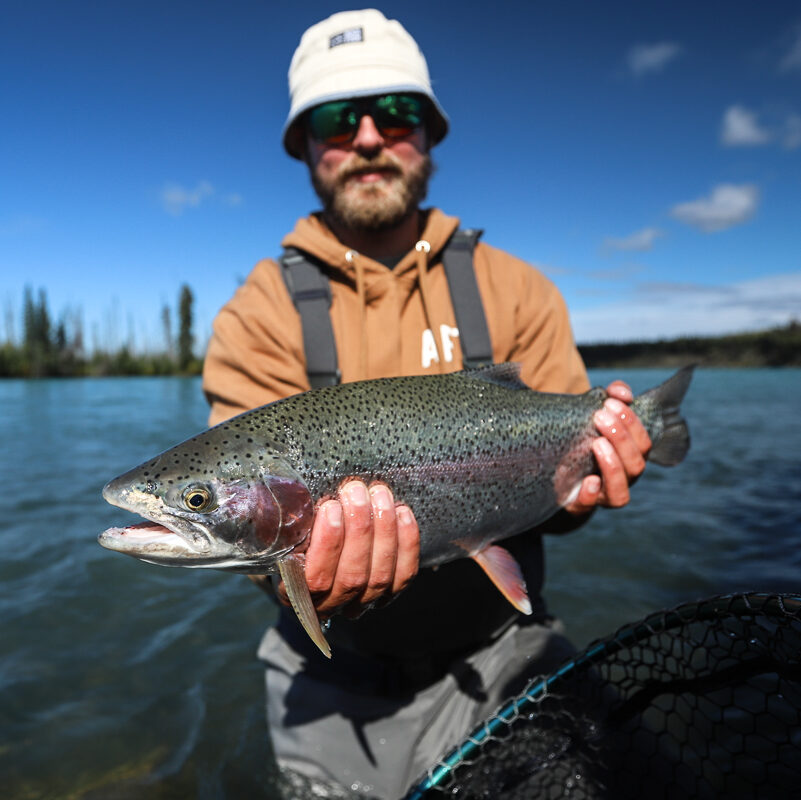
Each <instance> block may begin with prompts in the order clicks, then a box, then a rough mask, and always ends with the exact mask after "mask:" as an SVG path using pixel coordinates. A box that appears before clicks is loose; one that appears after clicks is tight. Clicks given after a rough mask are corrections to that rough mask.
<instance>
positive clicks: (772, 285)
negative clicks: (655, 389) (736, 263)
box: [571, 272, 801, 344]
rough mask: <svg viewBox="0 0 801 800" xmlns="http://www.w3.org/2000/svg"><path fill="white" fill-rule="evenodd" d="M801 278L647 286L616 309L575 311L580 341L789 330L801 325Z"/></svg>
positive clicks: (612, 305)
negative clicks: (791, 324) (800, 321)
mask: <svg viewBox="0 0 801 800" xmlns="http://www.w3.org/2000/svg"><path fill="white" fill-rule="evenodd" d="M800 308H801V272H795V273H788V274H784V275H773V276H770V277H763V278H756V279H754V280H750V281H743V282H741V283H732V284H723V285H718V286H704V285H700V284H687V283H675V284H670V283H651V284H641V285H640V286H639V287H638V288H637V289H636V290H635V291H634V293H633V294H632V295H631V296H630V297H628V298H626V299H624V300H622V301H617V302H615V303H610V304H609V305H606V306H596V307H594V308H588V309H578V310H573V312H572V313H571V320H572V324H573V331H574V333H575V336H576V341H578V342H579V343H584V344H589V343H592V342H604V341H605V342H610V341H621V342H622V341H639V340H654V339H665V338H674V337H677V336H693V335H706V336H714V335H718V334H725V333H736V332H739V331H748V330H759V329H763V328H770V327H775V326H779V325H786V324H787V323H788V322H790V321H791V320H793V319H798V316H799V309H800Z"/></svg>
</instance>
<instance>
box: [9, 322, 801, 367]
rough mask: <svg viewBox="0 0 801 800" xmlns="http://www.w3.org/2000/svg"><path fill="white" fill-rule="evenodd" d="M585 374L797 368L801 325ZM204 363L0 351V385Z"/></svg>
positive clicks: (656, 352)
mask: <svg viewBox="0 0 801 800" xmlns="http://www.w3.org/2000/svg"><path fill="white" fill-rule="evenodd" d="M578 349H579V352H580V353H581V357H582V358H583V359H584V363H585V365H586V366H587V368H588V369H604V368H613V369H626V368H629V369H631V368H643V367H671V368H675V367H682V366H685V365H686V364H697V365H698V366H701V367H801V323H798V322H791V323H790V324H789V325H786V326H784V327H782V328H770V329H768V330H764V331H756V332H752V333H739V334H731V335H727V336H709V337H702V336H683V337H680V338H678V339H660V340H658V341H651V342H603V343H599V344H580V345H578ZM202 370H203V361H202V359H198V358H191V359H189V361H188V363H186V364H185V366H184V368H183V369H180V368H179V367H178V364H177V362H176V359H175V358H174V357H173V356H171V355H169V354H166V353H161V354H159V353H156V354H148V355H138V356H137V355H132V354H131V353H130V352H128V350H127V349H126V348H122V349H121V350H120V351H119V352H117V353H102V354H95V355H94V356H91V357H83V358H81V357H76V356H74V355H73V356H72V357H69V358H55V359H47V358H41V359H36V358H33V359H32V358H30V357H29V354H28V353H27V352H26V351H25V350H24V349H23V348H16V347H13V346H10V345H8V344H6V345H0V379H3V378H99V377H123V376H138V377H166V376H183V377H189V376H195V375H200V374H201V372H202Z"/></svg>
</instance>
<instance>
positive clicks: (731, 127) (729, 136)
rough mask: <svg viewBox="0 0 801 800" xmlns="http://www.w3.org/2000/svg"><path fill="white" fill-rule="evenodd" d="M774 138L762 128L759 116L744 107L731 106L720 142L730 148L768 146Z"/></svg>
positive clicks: (725, 117) (724, 118) (725, 119)
mask: <svg viewBox="0 0 801 800" xmlns="http://www.w3.org/2000/svg"><path fill="white" fill-rule="evenodd" d="M772 138H773V137H772V136H771V133H770V131H768V130H766V129H765V128H763V127H761V126H760V124H759V121H758V120H757V115H756V114H755V113H754V112H753V111H749V110H748V109H747V108H744V107H743V106H731V107H730V108H727V109H726V113H725V114H724V115H723V124H722V125H721V129H720V140H721V142H723V144H725V145H728V146H730V147H741V146H753V145H760V144H767V143H768V142H769V141H770V140H771V139H772Z"/></svg>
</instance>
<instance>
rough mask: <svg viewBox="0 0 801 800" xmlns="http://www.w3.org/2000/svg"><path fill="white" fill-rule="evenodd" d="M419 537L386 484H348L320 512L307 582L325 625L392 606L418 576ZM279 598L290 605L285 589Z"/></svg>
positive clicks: (308, 555) (407, 511)
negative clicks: (384, 604)
mask: <svg viewBox="0 0 801 800" xmlns="http://www.w3.org/2000/svg"><path fill="white" fill-rule="evenodd" d="M419 560H420V531H419V529H418V527H417V522H416V521H415V519H414V516H413V514H412V512H411V509H410V508H409V507H408V506H404V505H400V506H396V505H395V501H394V499H393V497H392V493H391V492H390V490H389V489H388V488H387V487H386V486H385V485H383V484H380V483H375V484H373V485H372V486H370V487H369V489H368V487H367V486H366V485H365V484H364V483H363V482H362V481H358V480H352V481H349V482H348V483H346V484H344V485H343V486H342V488H341V489H340V491H339V493H338V495H337V497H336V499H331V500H326V501H325V502H323V503H322V504H321V505H320V506H319V508H318V509H317V514H316V515H315V520H314V527H313V528H312V532H311V537H310V542H309V549H308V550H307V551H306V581H307V583H308V584H309V591H310V592H311V596H312V600H313V601H314V607H315V608H316V609H317V613H318V614H319V615H320V617H321V618H322V619H325V618H327V617H330V616H332V615H333V614H335V613H338V612H342V613H344V614H345V616H348V617H357V616H359V615H360V614H362V613H363V612H364V611H366V610H367V609H368V608H370V607H371V606H374V605H377V604H380V603H382V602H386V601H388V600H390V599H391V598H392V597H393V596H394V595H396V594H397V593H398V592H400V591H401V590H402V589H404V588H405V587H406V586H407V585H408V584H409V582H410V581H411V580H412V578H413V577H414V576H415V575H416V574H417V567H418V563H419ZM277 591H278V596H279V597H280V598H281V600H282V602H283V603H284V604H288V600H287V596H286V591H285V589H284V585H283V583H279V584H278V587H277Z"/></svg>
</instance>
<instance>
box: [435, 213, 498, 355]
mask: <svg viewBox="0 0 801 800" xmlns="http://www.w3.org/2000/svg"><path fill="white" fill-rule="evenodd" d="M482 233H483V231H481V230H474V229H470V228H466V229H465V230H458V231H456V233H454V234H453V236H451V239H450V241H449V242H448V244H447V245H446V246H445V250H444V251H443V253H442V265H443V266H444V268H445V276H446V278H447V280H448V289H449V290H450V293H451V303H452V304H453V313H454V315H455V316H456V327H457V328H458V329H459V342H460V344H461V347H462V362H463V364H464V367H465V369H474V368H475V367H482V366H485V365H487V364H492V342H491V341H490V336H489V330H488V329H487V317H486V314H485V313H484V306H483V304H482V303H481V296H480V295H479V293H478V282H477V281H476V271H475V269H474V268H473V250H474V249H475V246H476V242H477V241H478V239H479V237H480V236H481V234H482Z"/></svg>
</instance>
